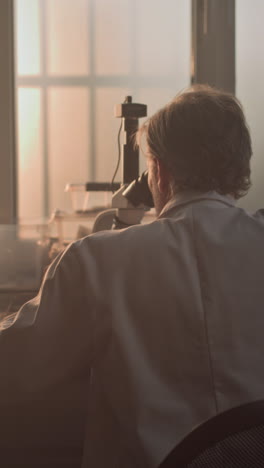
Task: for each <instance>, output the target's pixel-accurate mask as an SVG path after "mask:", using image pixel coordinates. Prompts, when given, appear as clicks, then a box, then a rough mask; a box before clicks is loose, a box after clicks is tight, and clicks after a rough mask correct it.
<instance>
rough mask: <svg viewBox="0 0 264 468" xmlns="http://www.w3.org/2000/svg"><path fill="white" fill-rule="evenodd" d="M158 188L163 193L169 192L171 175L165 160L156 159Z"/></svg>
mask: <svg viewBox="0 0 264 468" xmlns="http://www.w3.org/2000/svg"><path fill="white" fill-rule="evenodd" d="M156 164H157V183H158V189H159V191H160V193H162V194H168V192H169V190H170V182H171V176H170V173H169V171H168V169H167V167H166V166H165V164H164V162H163V161H161V160H160V159H156Z"/></svg>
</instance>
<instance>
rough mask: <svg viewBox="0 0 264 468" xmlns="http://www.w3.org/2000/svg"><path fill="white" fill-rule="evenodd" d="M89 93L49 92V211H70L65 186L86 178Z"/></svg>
mask: <svg viewBox="0 0 264 468" xmlns="http://www.w3.org/2000/svg"><path fill="white" fill-rule="evenodd" d="M88 142H89V91H88V90H87V89H86V88H77V89H74V88H66V87H61V88H51V89H50V90H49V92H48V154H49V186H50V211H53V210H54V209H56V208H59V209H62V210H71V201H70V195H69V193H65V192H64V189H65V185H66V184H67V183H81V182H86V181H87V180H88V178H89V161H90V157H89V156H90V154H89V146H88V145H89V143H88Z"/></svg>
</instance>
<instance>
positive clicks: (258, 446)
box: [159, 400, 264, 468]
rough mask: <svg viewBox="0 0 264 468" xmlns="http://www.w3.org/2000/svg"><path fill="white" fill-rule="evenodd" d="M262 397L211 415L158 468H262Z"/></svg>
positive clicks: (263, 414)
mask: <svg viewBox="0 0 264 468" xmlns="http://www.w3.org/2000/svg"><path fill="white" fill-rule="evenodd" d="M263 467H264V400H259V401H255V402H253V403H248V404H245V405H242V406H238V407H236V408H232V409H230V410H228V411H225V412H223V413H220V414H218V415H216V416H214V417H213V418H212V419H209V420H208V421H206V422H204V423H202V424H201V425H200V426H198V427H197V428H195V429H194V430H193V431H192V432H191V433H190V434H188V435H187V436H186V437H185V438H184V439H183V440H182V441H181V442H180V443H179V444H178V445H176V447H175V448H174V449H173V450H172V451H171V452H170V453H169V455H168V456H167V457H166V458H165V460H164V461H163V462H162V463H161V464H160V466H159V468H263Z"/></svg>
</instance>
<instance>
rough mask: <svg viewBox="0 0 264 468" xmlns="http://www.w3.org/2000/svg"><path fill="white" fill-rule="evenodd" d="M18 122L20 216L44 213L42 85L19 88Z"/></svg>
mask: <svg viewBox="0 0 264 468" xmlns="http://www.w3.org/2000/svg"><path fill="white" fill-rule="evenodd" d="M17 124H18V212H19V217H20V218H31V217H40V216H41V215H42V213H43V211H42V210H43V151H42V147H43V131H42V92H41V90H40V89H32V88H19V89H18V93H17ZM33 194H34V195H33Z"/></svg>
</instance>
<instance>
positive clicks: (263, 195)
mask: <svg viewBox="0 0 264 468" xmlns="http://www.w3.org/2000/svg"><path fill="white" fill-rule="evenodd" d="M263 15H264V3H263V1H262V0H254V8H253V7H252V3H251V2H248V1H247V0H239V2H237V3H236V92H237V96H238V98H239V99H241V102H242V104H243V106H244V109H245V113H246V117H247V120H248V123H249V127H250V130H251V136H252V143H253V158H252V182H253V186H252V188H251V190H250V191H249V193H248V195H247V196H246V197H245V198H243V199H242V200H241V202H240V204H241V205H243V206H244V207H246V208H247V209H249V210H255V209H257V208H260V207H261V205H262V204H263V199H264V189H263V173H264V159H263V151H264V145H263V123H262V121H263V106H262V100H261V99H260V96H261V94H260V93H261V90H262V88H263V81H264V65H263V61H262V60H261V57H262V49H263V47H262V44H263Z"/></svg>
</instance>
